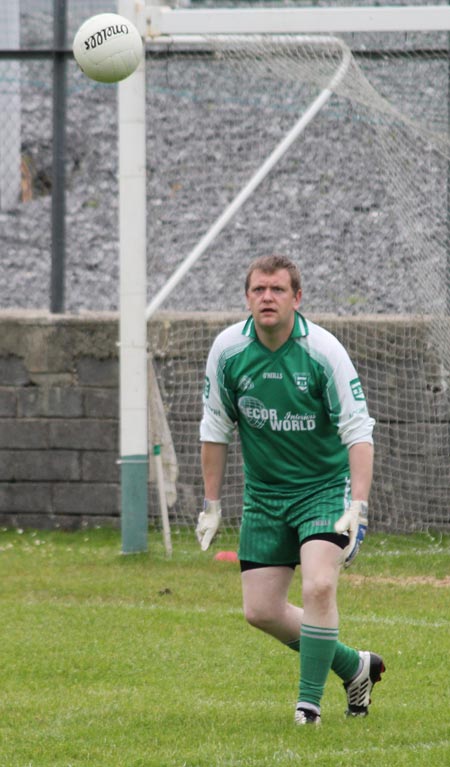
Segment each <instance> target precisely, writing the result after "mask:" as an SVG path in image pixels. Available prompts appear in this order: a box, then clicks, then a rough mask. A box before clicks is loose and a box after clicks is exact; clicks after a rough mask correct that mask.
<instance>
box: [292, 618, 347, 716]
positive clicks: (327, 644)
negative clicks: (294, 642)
mask: <svg viewBox="0 0 450 767" xmlns="http://www.w3.org/2000/svg"><path fill="white" fill-rule="evenodd" d="M337 637H338V629H337V628H320V627H317V626H308V625H305V624H304V623H303V624H302V629H301V635H300V668H301V674H300V690H299V698H298V699H299V702H300V703H312V704H313V705H314V706H317V707H319V708H320V701H321V700H322V695H323V691H324V687H325V682H326V680H327V676H328V673H329V671H330V668H331V664H332V662H333V658H334V655H335V652H336V644H337Z"/></svg>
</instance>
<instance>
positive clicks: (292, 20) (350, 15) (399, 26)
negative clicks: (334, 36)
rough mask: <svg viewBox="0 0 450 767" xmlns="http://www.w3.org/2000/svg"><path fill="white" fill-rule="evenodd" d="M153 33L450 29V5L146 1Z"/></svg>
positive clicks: (155, 34)
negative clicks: (195, 5)
mask: <svg viewBox="0 0 450 767" xmlns="http://www.w3.org/2000/svg"><path fill="white" fill-rule="evenodd" d="M147 21H148V36H149V37H150V38H152V37H157V36H159V35H190V34H197V35H202V34H204V35H214V34H222V35H233V34H264V33H270V34H305V33H306V34H310V33H339V32H341V33H342V32H420V31H421V32H431V31H439V30H442V31H448V30H450V7H448V6H442V5H428V6H421V5H417V6H403V7H389V8H388V7H386V6H384V7H382V8H253V9H248V8H239V10H236V9H232V8H214V9H213V8H211V9H205V10H203V9H202V10H201V9H178V8H169V7H167V6H153V5H151V6H147Z"/></svg>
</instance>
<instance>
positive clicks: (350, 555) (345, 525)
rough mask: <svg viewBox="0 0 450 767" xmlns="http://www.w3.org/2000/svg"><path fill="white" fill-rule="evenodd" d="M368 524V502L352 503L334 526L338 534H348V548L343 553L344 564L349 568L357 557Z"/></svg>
mask: <svg viewBox="0 0 450 767" xmlns="http://www.w3.org/2000/svg"><path fill="white" fill-rule="evenodd" d="M367 524H368V505H367V503H366V501H352V502H351V503H350V506H349V507H348V509H347V511H345V512H344V513H343V515H342V517H340V518H339V519H338V521H337V522H336V524H335V525H334V529H335V531H336V532H337V533H341V534H342V533H348V537H349V541H348V546H346V547H345V549H343V551H342V563H343V565H344V567H349V566H350V565H351V563H352V562H353V560H354V558H355V557H356V555H357V553H358V551H359V548H360V546H361V544H362V542H363V540H364V537H365V535H366V531H367Z"/></svg>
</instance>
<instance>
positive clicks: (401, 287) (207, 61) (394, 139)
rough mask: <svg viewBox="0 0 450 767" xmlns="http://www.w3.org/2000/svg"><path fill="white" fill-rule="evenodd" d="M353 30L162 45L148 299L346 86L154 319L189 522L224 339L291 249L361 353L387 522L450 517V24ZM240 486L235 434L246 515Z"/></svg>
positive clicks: (342, 334)
mask: <svg viewBox="0 0 450 767" xmlns="http://www.w3.org/2000/svg"><path fill="white" fill-rule="evenodd" d="M347 42H348V47H347V46H346V45H345V44H344V43H342V42H340V43H337V42H336V40H333V39H330V40H328V41H326V42H325V41H324V40H323V39H320V40H319V39H314V40H311V39H309V38H308V39H307V40H306V41H305V39H301V38H298V37H295V38H294V37H288V36H285V37H282V38H281V37H279V38H273V37H268V36H260V37H254V36H252V37H248V38H243V37H239V38H232V37H227V38H224V37H221V38H217V39H208V40H203V41H200V42H197V45H196V47H195V48H191V47H189V46H186V45H185V47H184V48H181V47H180V46H177V45H172V44H167V45H166V44H161V43H157V44H155V46H154V47H153V48H152V49H151V51H150V60H149V67H148V72H149V74H148V93H147V97H148V101H147V104H148V125H149V137H148V155H147V156H148V171H149V174H148V175H149V184H148V214H149V245H148V253H149V254H150V259H149V285H150V290H151V295H150V298H151V297H152V296H154V295H155V294H156V293H157V292H158V290H159V289H160V288H161V287H162V286H163V285H164V283H165V282H166V280H167V279H168V277H169V276H170V275H171V274H172V272H173V271H174V269H175V268H176V267H178V265H179V264H180V263H181V262H182V260H183V258H185V256H186V255H187V254H188V253H189V252H190V251H191V250H192V248H194V246H196V244H197V243H198V241H199V240H200V238H201V237H202V236H203V235H204V234H205V232H206V231H207V230H208V228H209V227H210V226H211V224H212V223H213V222H214V221H215V220H216V219H217V217H218V216H219V215H220V214H221V213H222V212H223V210H224V208H226V206H227V205H229V204H230V202H231V201H232V200H233V199H234V198H235V196H236V195H237V194H238V193H239V191H240V190H241V189H242V188H243V187H244V186H245V184H246V183H247V182H248V180H249V179H250V178H251V177H252V176H253V174H254V173H255V171H256V170H257V169H258V167H259V166H260V165H261V163H263V162H264V160H265V159H266V157H267V156H268V155H269V154H270V153H271V152H272V150H273V149H274V147H275V146H276V145H277V144H278V143H279V142H280V140H281V139H282V138H283V136H285V135H286V133H287V132H288V131H289V130H290V129H291V128H292V125H293V124H295V122H296V121H297V120H298V118H299V116H300V115H301V114H302V113H303V112H304V111H305V110H307V109H308V107H309V106H310V105H311V103H312V102H313V101H314V99H316V97H317V96H318V94H319V93H320V92H321V91H322V89H324V88H331V89H332V91H333V95H332V97H331V98H330V99H329V101H328V102H327V103H326V105H325V106H324V107H323V109H321V111H320V112H319V113H318V114H317V115H316V117H315V118H314V120H313V121H312V122H311V123H310V124H309V125H308V126H307V128H306V130H305V131H304V133H302V135H301V136H300V137H299V138H298V139H297V141H296V142H295V143H294V144H293V145H292V146H291V147H290V149H289V150H288V152H287V153H286V154H285V155H284V156H283V157H282V158H281V159H280V161H279V162H278V163H277V165H276V166H275V167H274V168H273V170H272V171H271V172H270V173H269V174H268V175H267V177H266V178H265V179H264V180H263V181H262V182H261V184H260V185H259V186H258V188H257V189H256V191H255V192H254V194H253V195H252V196H251V197H250V198H249V199H248V200H247V201H246V202H245V204H244V205H243V207H242V209H241V210H239V212H238V213H237V214H236V215H235V216H234V217H233V219H232V221H230V223H229V224H228V225H227V226H226V227H225V228H224V229H223V231H222V232H221V233H220V235H219V236H218V237H217V238H216V239H215V240H214V242H213V243H212V244H211V245H210V246H209V247H208V249H207V250H206V252H205V254H204V255H203V256H202V257H201V258H200V260H199V261H198V263H197V264H196V265H195V266H194V267H192V269H191V270H190V271H189V273H188V274H187V275H186V276H185V277H184V278H183V280H182V282H181V283H180V284H179V285H178V287H177V288H176V289H175V290H174V291H173V292H172V294H171V295H170V296H169V297H168V298H167V300H166V302H165V303H164V306H163V307H162V308H163V310H164V311H163V312H162V313H160V314H159V315H157V316H156V317H155V318H154V320H153V322H152V324H151V328H150V344H151V348H152V351H153V355H154V365H155V370H156V374H157V378H158V382H159V386H160V390H161V394H162V399H163V402H164V407H165V411H166V415H167V419H168V423H169V426H170V431H171V434H172V438H173V443H174V447H175V452H176V455H177V461H178V480H177V500H176V502H175V503H174V505H173V506H172V509H171V519H172V523H174V524H189V525H191V524H193V523H194V521H195V519H196V516H197V514H198V510H199V507H200V504H201V500H202V482H201V473H200V463H199V442H198V425H199V420H200V416H201V391H202V385H203V374H204V365H205V360H206V356H207V353H208V350H209V347H210V344H211V342H212V340H213V338H214V336H215V335H216V333H217V332H218V331H219V330H220V329H221V328H223V327H224V326H225V325H227V324H229V323H230V322H232V321H235V320H236V319H238V318H239V317H240V316H242V312H243V311H244V309H245V299H244V293H243V283H244V276H245V272H246V268H247V266H248V263H249V262H250V261H251V260H252V259H253V258H254V257H256V256H259V255H265V254H269V253H271V252H278V253H283V254H285V255H288V256H290V257H291V258H293V259H294V260H295V261H297V263H298V264H299V266H300V268H301V271H302V274H303V288H304V290H303V294H304V299H303V304H302V311H303V313H304V314H305V315H306V316H309V317H311V318H312V319H315V320H318V321H319V322H321V323H322V324H324V325H325V326H326V327H328V328H329V329H330V330H331V331H332V332H334V333H335V334H336V335H337V336H338V337H339V338H340V339H341V340H342V341H343V342H344V344H345V345H346V346H347V348H348V350H349V352H350V354H351V356H352V358H353V360H354V362H355V364H356V366H357V368H358V372H359V373H360V376H361V379H362V380H363V383H364V386H365V389H366V393H367V396H368V400H369V407H370V410H371V412H372V414H373V415H374V417H375V418H376V420H377V427H376V432H375V438H376V473H375V481H374V488H373V493H372V499H371V507H372V520H373V526H375V527H378V528H379V529H390V530H395V531H412V530H422V529H428V528H432V527H433V528H441V529H443V528H448V526H449V525H450V520H449V517H450V514H449V510H450V482H449V468H450V436H449V434H450V393H449V383H450V321H449V306H450V284H449V274H450V266H449V265H450V258H449V235H448V231H449V229H448V227H449V213H448V197H449V195H448V191H449V187H448V184H449V181H448V175H449V174H448V162H449V156H450V155H449V153H450V145H449V142H448V135H447V125H448V77H449V75H448V45H447V44H448V41H447V35H446V34H444V35H443V34H428V35H424V34H422V35H421V34H414V35H410V36H407V35H394V34H393V35H389V36H388V37H386V36H384V37H383V38H380V39H377V38H374V36H370V37H369V36H368V35H365V36H363V35H361V36H359V37H358V36H356V35H354V36H352V37H351V38H349V39H348V40H347ZM350 47H351V49H352V51H353V55H351V56H350V58H349V60H348V62H347V60H346V56H347V55H348V54H349V49H350ZM343 61H344V63H345V67H344V69H345V75H344V69H343V63H342V62H343ZM337 73H339V77H336V74H337ZM340 75H344V76H342V77H340ZM330 83H331V85H330ZM230 312H231V314H230ZM232 312H235V313H232ZM225 313H226V314H225ZM241 493H242V468H241V461H240V455H239V448H238V445H237V444H235V445H234V446H233V448H232V450H231V455H230V460H229V468H228V476H227V482H226V489H225V492H224V496H223V505H224V513H225V517H226V520H227V522H228V524H229V525H231V526H237V525H238V524H239V518H240V505H241ZM152 510H153V512H154V516H155V518H156V517H157V502H156V500H155V499H153V501H152ZM153 512H152V513H153Z"/></svg>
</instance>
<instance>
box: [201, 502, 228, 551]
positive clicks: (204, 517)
mask: <svg viewBox="0 0 450 767" xmlns="http://www.w3.org/2000/svg"><path fill="white" fill-rule="evenodd" d="M221 519H222V507H221V503H220V501H208V499H207V498H205V500H204V501H203V511H202V512H201V513H200V514H199V516H198V522H197V527H196V529H195V534H196V536H197V540H198V542H199V544H200V546H201V549H202V551H206V549H208V548H209V544H210V543H211V541H212V539H213V538H214V536H215V534H216V533H217V531H218V529H219V525H220V521H221Z"/></svg>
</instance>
